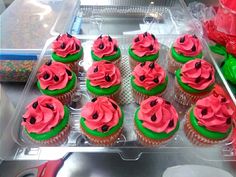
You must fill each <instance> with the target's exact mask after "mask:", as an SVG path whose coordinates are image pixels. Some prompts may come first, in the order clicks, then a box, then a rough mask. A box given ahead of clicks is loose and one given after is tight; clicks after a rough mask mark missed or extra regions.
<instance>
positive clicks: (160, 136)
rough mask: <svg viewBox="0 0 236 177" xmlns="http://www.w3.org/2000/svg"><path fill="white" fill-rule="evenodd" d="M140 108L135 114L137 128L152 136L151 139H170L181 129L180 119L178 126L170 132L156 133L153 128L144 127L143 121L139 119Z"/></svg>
mask: <svg viewBox="0 0 236 177" xmlns="http://www.w3.org/2000/svg"><path fill="white" fill-rule="evenodd" d="M139 110H140V108H138V109H137V110H136V111H135V116H134V120H135V124H136V126H137V128H138V129H139V130H140V131H141V132H142V133H143V134H144V135H145V136H146V137H148V138H151V139H155V140H162V139H168V138H170V137H171V136H173V135H174V134H175V133H176V132H177V131H178V129H179V121H178V123H177V125H176V128H175V129H174V130H173V131H171V132H170V133H164V132H162V133H156V132H153V131H152V130H149V129H147V128H145V127H143V125H142V121H141V120H139V119H138V112H139Z"/></svg>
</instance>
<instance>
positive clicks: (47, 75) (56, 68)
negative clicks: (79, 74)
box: [37, 61, 72, 90]
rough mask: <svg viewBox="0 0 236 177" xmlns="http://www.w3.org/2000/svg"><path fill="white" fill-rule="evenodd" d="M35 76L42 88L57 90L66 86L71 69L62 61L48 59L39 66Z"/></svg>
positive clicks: (69, 78)
mask: <svg viewBox="0 0 236 177" xmlns="http://www.w3.org/2000/svg"><path fill="white" fill-rule="evenodd" d="M37 78H38V81H39V83H40V86H41V88H42V89H48V90H58V89H63V88H65V87H66V85H67V83H68V82H69V81H70V80H71V78H72V71H71V70H70V69H69V67H67V66H66V65H65V64H63V63H60V62H51V61H49V62H47V63H46V64H44V65H42V66H41V67H40V68H39V71H38V74H37Z"/></svg>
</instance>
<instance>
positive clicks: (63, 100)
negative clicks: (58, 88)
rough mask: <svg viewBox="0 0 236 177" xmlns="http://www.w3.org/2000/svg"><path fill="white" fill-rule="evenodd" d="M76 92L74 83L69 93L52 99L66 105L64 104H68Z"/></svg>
mask: <svg viewBox="0 0 236 177" xmlns="http://www.w3.org/2000/svg"><path fill="white" fill-rule="evenodd" d="M76 91H77V83H75V86H74V88H73V89H72V90H71V91H69V92H67V93H65V94H61V95H56V96H53V97H55V98H57V99H58V100H60V101H61V103H62V104H64V105H66V104H69V103H70V101H71V98H72V97H73V95H74V94H75V93H76Z"/></svg>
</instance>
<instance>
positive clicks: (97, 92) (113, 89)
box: [86, 79, 121, 96]
mask: <svg viewBox="0 0 236 177" xmlns="http://www.w3.org/2000/svg"><path fill="white" fill-rule="evenodd" d="M86 87H87V89H88V91H89V92H91V93H93V94H95V95H98V96H103V95H112V94H113V93H115V92H116V91H118V90H119V89H120V87H121V84H119V85H114V86H111V87H109V88H101V87H99V86H92V85H91V84H90V80H88V79H87V80H86Z"/></svg>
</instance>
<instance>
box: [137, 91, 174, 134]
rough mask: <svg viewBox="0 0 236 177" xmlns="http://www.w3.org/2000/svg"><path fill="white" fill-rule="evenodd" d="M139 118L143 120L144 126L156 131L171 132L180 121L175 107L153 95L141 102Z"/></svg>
mask: <svg viewBox="0 0 236 177" xmlns="http://www.w3.org/2000/svg"><path fill="white" fill-rule="evenodd" d="M138 118H139V119H140V120H142V121H143V123H142V125H143V127H145V128H147V129H149V130H152V131H153V132H156V133H162V132H165V133H170V132H172V131H173V130H174V129H175V128H176V126H177V123H178V113H177V112H176V110H175V108H174V107H173V106H172V105H171V104H170V103H169V102H168V101H165V100H164V99H162V98H161V97H157V96H151V97H149V98H148V99H146V100H144V101H143V102H142V103H141V105H140V110H139V112H138Z"/></svg>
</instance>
